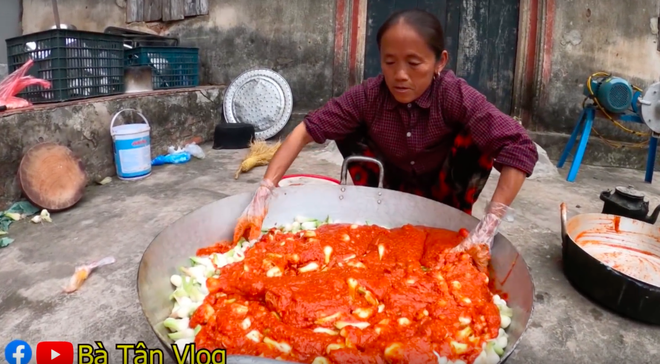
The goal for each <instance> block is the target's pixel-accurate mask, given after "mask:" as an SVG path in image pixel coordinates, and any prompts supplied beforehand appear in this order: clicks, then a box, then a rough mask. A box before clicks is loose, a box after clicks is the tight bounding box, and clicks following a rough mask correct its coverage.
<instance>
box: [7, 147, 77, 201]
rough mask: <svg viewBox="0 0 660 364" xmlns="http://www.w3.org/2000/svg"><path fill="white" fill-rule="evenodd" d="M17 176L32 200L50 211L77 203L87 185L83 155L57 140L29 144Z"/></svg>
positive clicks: (22, 187)
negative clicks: (78, 154) (29, 146)
mask: <svg viewBox="0 0 660 364" xmlns="http://www.w3.org/2000/svg"><path fill="white" fill-rule="evenodd" d="M18 179H19V182H20V185H21V189H22V190H23V193H25V195H26V197H27V198H28V200H30V202H32V203H33V204H34V205H36V206H38V207H41V208H44V209H47V210H51V211H59V210H65V209H68V208H69V207H71V206H73V205H75V204H76V203H78V201H80V199H81V198H82V196H83V194H84V191H85V186H86V185H87V174H86V173H85V168H84V166H83V163H82V161H81V160H80V158H78V157H77V156H76V155H75V154H73V152H72V151H71V150H70V149H69V148H67V147H65V146H62V145H59V144H56V143H40V144H37V145H35V146H33V147H32V148H30V149H29V150H28V151H27V153H25V155H24V156H23V159H22V160H21V164H20V167H19V169H18Z"/></svg>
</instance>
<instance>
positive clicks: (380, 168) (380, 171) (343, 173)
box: [339, 155, 385, 188]
mask: <svg viewBox="0 0 660 364" xmlns="http://www.w3.org/2000/svg"><path fill="white" fill-rule="evenodd" d="M351 162H367V163H375V164H376V165H377V166H378V188H383V179H385V168H384V167H383V163H381V162H380V161H379V160H378V159H375V158H371V157H363V156H359V155H354V156H350V157H348V158H346V159H344V163H342V164H341V179H340V181H339V184H340V185H342V186H345V185H346V179H347V178H348V164H349V163H351Z"/></svg>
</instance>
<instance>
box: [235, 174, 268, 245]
mask: <svg viewBox="0 0 660 364" xmlns="http://www.w3.org/2000/svg"><path fill="white" fill-rule="evenodd" d="M274 189H275V184H273V182H272V181H271V180H269V179H263V180H262V181H261V184H259V188H257V192H255V194H254V197H252V201H251V202H250V204H249V205H248V206H247V207H246V208H245V210H244V211H243V214H242V215H241V217H239V218H238V223H237V224H236V228H235V229H234V243H238V241H239V240H240V239H241V238H245V239H247V240H248V241H249V240H254V239H257V238H259V236H260V235H261V225H262V224H263V222H264V218H265V217H266V213H268V202H269V200H270V197H271V196H272V195H273V190H274Z"/></svg>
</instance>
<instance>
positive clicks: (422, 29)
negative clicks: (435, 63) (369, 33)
mask: <svg viewBox="0 0 660 364" xmlns="http://www.w3.org/2000/svg"><path fill="white" fill-rule="evenodd" d="M400 22H404V23H405V24H407V25H408V26H410V27H412V28H413V29H415V31H416V32H417V34H419V35H420V36H421V37H422V38H424V40H425V41H426V44H427V45H428V46H429V48H431V50H433V53H435V58H436V59H439V58H440V55H441V54H442V52H443V51H444V50H445V35H444V31H443V30H442V24H440V21H439V20H438V18H437V17H436V16H435V15H433V14H431V13H429V12H427V11H424V10H421V9H407V10H399V11H397V12H395V13H393V14H392V15H390V17H389V18H387V20H385V23H383V25H381V27H380V29H378V34H377V35H376V40H377V42H378V49H380V41H381V39H382V38H383V34H385V32H386V31H387V30H389V29H390V28H392V27H393V26H395V25H397V24H399V23H400Z"/></svg>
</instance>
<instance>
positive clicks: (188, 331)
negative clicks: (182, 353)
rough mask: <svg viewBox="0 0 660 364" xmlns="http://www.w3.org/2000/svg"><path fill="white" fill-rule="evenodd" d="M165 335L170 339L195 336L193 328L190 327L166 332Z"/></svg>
mask: <svg viewBox="0 0 660 364" xmlns="http://www.w3.org/2000/svg"><path fill="white" fill-rule="evenodd" d="M167 336H169V338H170V339H172V340H179V339H185V338H189V337H190V338H191V337H195V330H193V329H191V328H187V329H185V330H182V331H177V332H173V333H171V334H168V335H167Z"/></svg>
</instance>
